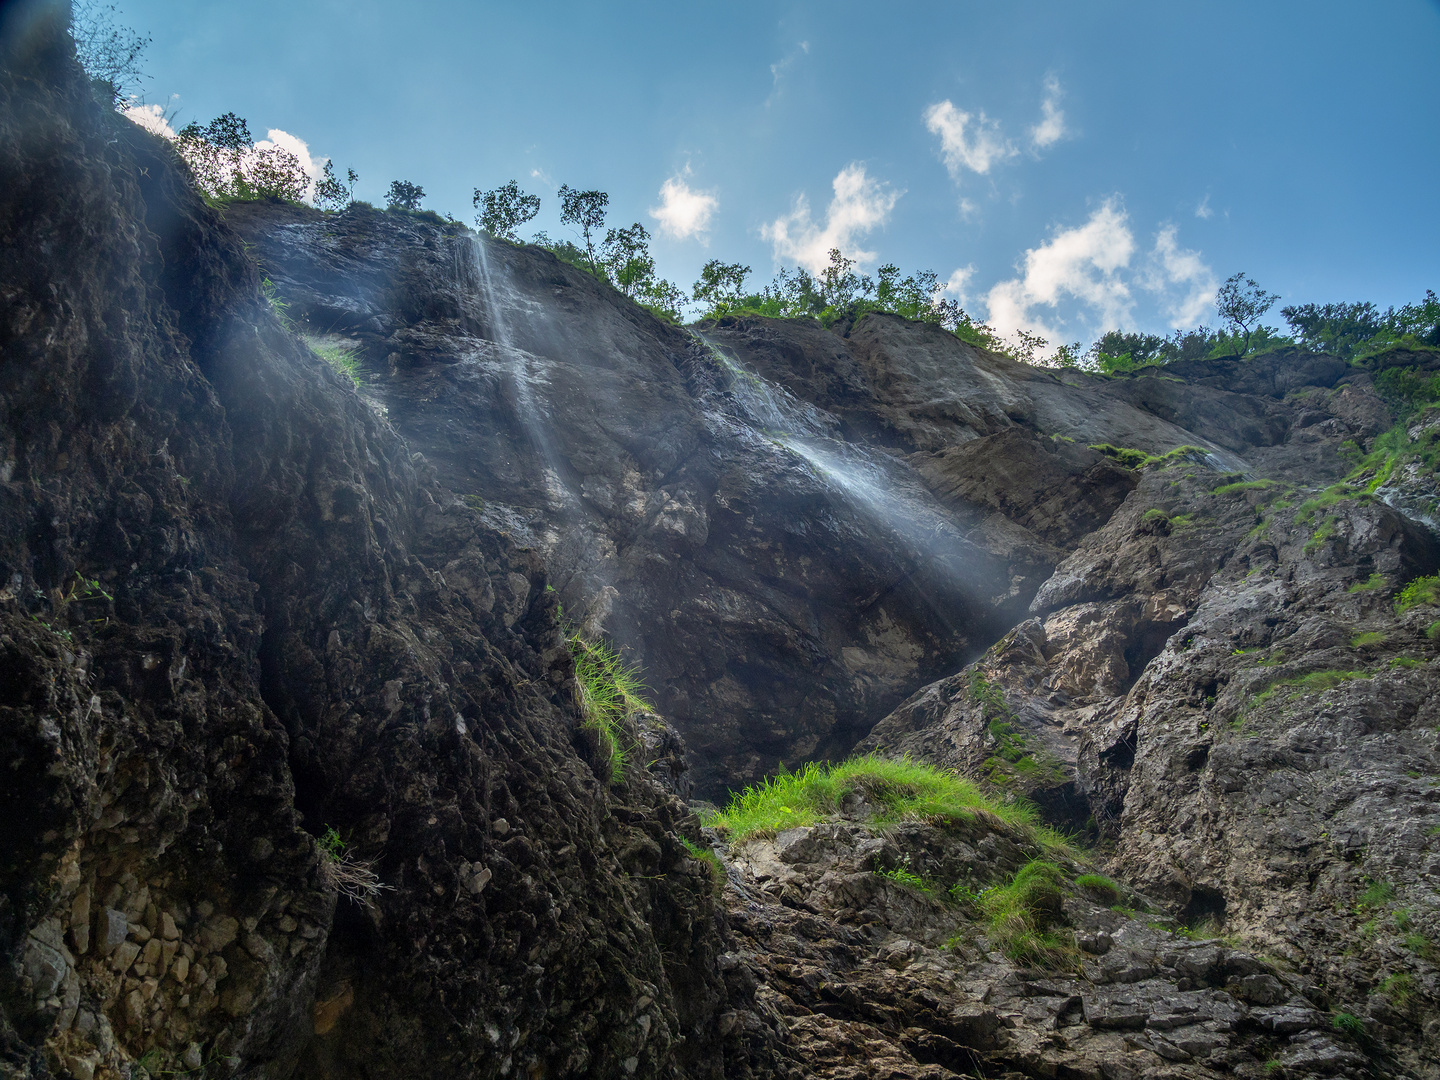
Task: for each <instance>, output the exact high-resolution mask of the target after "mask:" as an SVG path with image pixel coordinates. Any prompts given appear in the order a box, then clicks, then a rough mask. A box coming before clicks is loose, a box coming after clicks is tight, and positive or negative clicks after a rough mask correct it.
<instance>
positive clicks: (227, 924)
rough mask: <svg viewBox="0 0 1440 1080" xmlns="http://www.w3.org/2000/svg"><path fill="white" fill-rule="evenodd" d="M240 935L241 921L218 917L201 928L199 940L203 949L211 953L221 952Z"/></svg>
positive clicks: (223, 916) (209, 920)
mask: <svg viewBox="0 0 1440 1080" xmlns="http://www.w3.org/2000/svg"><path fill="white" fill-rule="evenodd" d="M239 933H240V920H239V919H233V918H231V917H230V916H229V915H217V916H215V917H214V918H212V919H207V920H206V922H205V925H204V926H202V927H201V928H200V934H199V937H198V940H199V942H200V946H201V948H203V949H205V950H207V951H209V952H219V951H220V950H221V949H223V948H225V946H226V945H229V944H230V943H231V942H232V941H234V940H235V937H236V935H237V934H239Z"/></svg>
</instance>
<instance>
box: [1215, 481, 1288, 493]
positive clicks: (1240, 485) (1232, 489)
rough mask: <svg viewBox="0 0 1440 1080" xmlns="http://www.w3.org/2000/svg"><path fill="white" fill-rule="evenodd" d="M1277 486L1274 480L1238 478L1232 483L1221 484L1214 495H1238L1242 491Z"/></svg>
mask: <svg viewBox="0 0 1440 1080" xmlns="http://www.w3.org/2000/svg"><path fill="white" fill-rule="evenodd" d="M1274 486H1275V481H1274V480H1237V481H1235V482H1234V483H1230V484H1221V485H1220V486H1219V487H1217V488H1216V489H1215V490H1214V491H1213V492H1211V494H1212V495H1236V494H1238V493H1240V492H1242V491H1263V490H1265V489H1266V488H1271V487H1274Z"/></svg>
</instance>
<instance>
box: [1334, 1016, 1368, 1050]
mask: <svg viewBox="0 0 1440 1080" xmlns="http://www.w3.org/2000/svg"><path fill="white" fill-rule="evenodd" d="M1330 1026H1331V1027H1332V1028H1334V1029H1335V1030H1336V1031H1338V1032H1340V1034H1342V1035H1348V1036H1350V1038H1352V1039H1354V1040H1355V1041H1356V1042H1359V1043H1367V1042H1369V1041H1370V1035H1369V1033H1368V1032H1367V1031H1366V1030H1365V1021H1364V1020H1361V1019H1360V1017H1358V1016H1356V1015H1355V1014H1354V1013H1348V1012H1337V1013H1336V1014H1335V1016H1334V1018H1333V1019H1332V1020H1331V1021H1330Z"/></svg>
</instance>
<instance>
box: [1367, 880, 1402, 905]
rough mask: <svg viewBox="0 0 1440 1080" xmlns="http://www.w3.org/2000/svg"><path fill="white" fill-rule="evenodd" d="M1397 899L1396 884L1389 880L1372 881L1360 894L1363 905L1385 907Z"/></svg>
mask: <svg viewBox="0 0 1440 1080" xmlns="http://www.w3.org/2000/svg"><path fill="white" fill-rule="evenodd" d="M1394 899H1395V886H1394V885H1391V884H1390V883H1389V882H1388V881H1372V882H1371V883H1370V884H1369V885H1368V886H1367V887H1366V889H1365V891H1364V892H1363V893H1361V894H1360V900H1359V903H1360V904H1361V906H1363V907H1367V908H1376V907H1383V906H1384V905H1386V904H1388V903H1390V902H1391V901H1392V900H1394Z"/></svg>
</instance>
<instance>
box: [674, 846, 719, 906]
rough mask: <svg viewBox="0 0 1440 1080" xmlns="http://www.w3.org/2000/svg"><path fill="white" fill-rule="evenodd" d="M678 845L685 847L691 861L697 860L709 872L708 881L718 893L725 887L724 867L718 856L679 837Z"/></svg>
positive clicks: (706, 848)
mask: <svg viewBox="0 0 1440 1080" xmlns="http://www.w3.org/2000/svg"><path fill="white" fill-rule="evenodd" d="M680 843H682V844H684V845H685V850H686V851H688V852H689V853H690V857H691V858H692V859H699V860H700V861H701V862H702V863H704V864H705V866H706V868H707V869H708V870H709V871H710V881H711V883H712V885H713V886H714V889H715V891H716V892H717V893H718V892H720V891H721V890H723V889H724V887H725V867H724V865H723V864H722V863H721V862H720V856H718V855H716V854H715V852H713V851H711V850H710V849H709V848H708V847H704V846H703V845H701V844H697V843H695V842H694V841H693V840H687V839H685V837H683V836H682V837H680Z"/></svg>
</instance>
